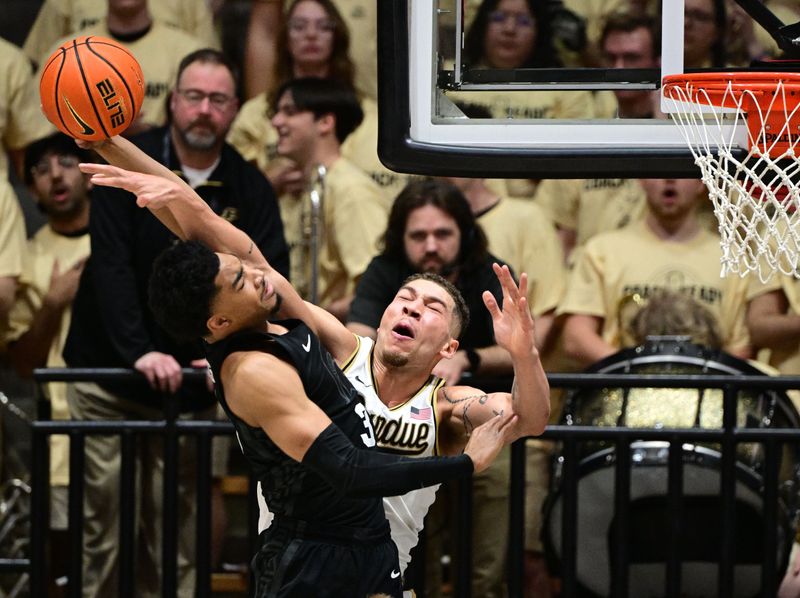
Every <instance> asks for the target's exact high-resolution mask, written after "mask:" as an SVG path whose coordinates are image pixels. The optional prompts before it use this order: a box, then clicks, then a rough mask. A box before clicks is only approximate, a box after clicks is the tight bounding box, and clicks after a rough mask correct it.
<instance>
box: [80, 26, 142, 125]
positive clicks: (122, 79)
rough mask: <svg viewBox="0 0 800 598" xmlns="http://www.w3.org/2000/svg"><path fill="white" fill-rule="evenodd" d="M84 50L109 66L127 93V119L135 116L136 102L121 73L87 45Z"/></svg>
mask: <svg viewBox="0 0 800 598" xmlns="http://www.w3.org/2000/svg"><path fill="white" fill-rule="evenodd" d="M87 41H88V40H87ZM98 45H100V44H98ZM103 45H106V46H109V47H112V48H116V47H118V46H112V45H111V44H103ZM86 49H87V50H89V52H91V53H92V54H94V55H95V56H97V57H98V58H99V59H100V60H102V61H103V62H105V63H106V64H107V65H108V66H109V68H111V69H112V70H113V71H114V72H115V73H116V74H117V76H118V77H119V80H120V81H122V84H123V85H124V86H125V91H127V92H128V99H129V100H130V103H131V110H130V113H129V114H128V118H130V116H131V115H133V114H136V101H135V100H134V99H133V92H132V91H131V88H130V87H129V86H128V81H127V80H126V79H125V77H123V76H122V73H120V72H119V70H117V67H115V66H114V65H113V64H111V63H110V62H109V61H108V59H107V58H106V57H105V56H102V55H101V54H98V53H97V52H96V51H95V50H93V49H92V47H91V46H90V45H89V44H88V43H87V44H86ZM128 55H130V53H129V52H128ZM132 58H133V57H132ZM134 60H135V58H134ZM128 125H130V123H128Z"/></svg>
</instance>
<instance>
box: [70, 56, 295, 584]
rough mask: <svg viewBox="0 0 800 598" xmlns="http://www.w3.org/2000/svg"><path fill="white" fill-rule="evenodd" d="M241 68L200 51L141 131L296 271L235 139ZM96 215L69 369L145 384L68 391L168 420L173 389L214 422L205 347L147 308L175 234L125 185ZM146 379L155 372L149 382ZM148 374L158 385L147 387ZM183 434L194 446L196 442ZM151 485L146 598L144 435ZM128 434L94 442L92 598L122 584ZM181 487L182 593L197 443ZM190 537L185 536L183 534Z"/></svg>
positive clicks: (159, 156)
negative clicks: (204, 375)
mask: <svg viewBox="0 0 800 598" xmlns="http://www.w3.org/2000/svg"><path fill="white" fill-rule="evenodd" d="M235 90H236V81H235V70H234V68H233V67H232V65H231V64H230V63H229V62H228V61H227V59H226V58H225V57H224V55H222V54H221V53H220V52H218V51H216V50H210V49H205V50H198V51H196V52H193V53H192V54H189V55H188V56H186V57H185V58H184V59H183V60H182V61H181V63H180V65H179V67H178V75H177V79H176V85H175V88H174V89H173V91H172V96H171V98H170V102H169V110H170V124H169V125H168V126H166V127H161V128H156V129H151V130H150V131H147V132H146V133H144V134H142V135H141V136H138V137H136V138H134V139H133V141H134V143H135V144H136V145H138V146H139V147H140V148H141V149H142V150H143V151H144V152H145V153H146V154H148V155H150V156H151V157H152V158H154V159H155V160H156V161H158V162H161V163H162V164H164V165H165V166H167V167H168V168H169V169H170V170H172V171H174V172H176V173H178V174H180V175H181V176H182V177H183V178H184V179H185V180H186V181H187V182H188V183H189V185H190V186H192V187H193V188H194V189H195V191H196V192H197V193H198V195H200V197H202V198H203V200H204V201H205V202H206V203H207V204H208V205H209V207H210V208H211V209H212V210H213V211H214V212H215V213H216V214H218V215H220V216H221V217H222V218H224V219H225V220H227V221H229V222H231V223H232V224H234V225H235V226H236V227H238V228H240V229H241V230H243V231H245V232H246V233H247V234H248V235H250V237H251V238H252V239H253V241H254V242H255V244H256V245H257V246H258V247H259V249H260V250H261V252H262V253H263V254H264V255H265V256H268V259H269V260H270V262H271V263H274V264H275V268H276V270H278V271H280V272H281V273H282V274H286V273H287V272H288V266H289V264H288V249H287V247H286V243H285V241H284V237H283V228H282V225H281V220H280V215H279V212H278V207H277V204H276V201H275V197H274V194H273V191H272V187H271V186H270V184H269V183H268V182H267V180H266V179H265V178H264V176H263V175H262V174H261V173H260V172H259V171H258V170H257V169H256V168H255V167H254V166H252V165H250V164H248V163H247V162H245V161H244V160H243V159H242V157H241V156H240V155H239V154H238V153H237V152H236V150H234V149H233V148H232V147H230V146H229V145H227V144H226V143H225V141H224V140H225V136H226V134H227V132H228V128H229V127H230V124H231V122H232V120H233V118H234V116H235V115H236V109H237V105H238V102H237V99H236V95H235V93H236V92H235ZM97 191H98V192H97V196H96V197H95V198H94V199H95V201H94V202H93V210H92V218H91V223H90V234H91V245H92V256H93V257H92V258H91V259H90V260H89V262H88V263H87V265H86V269H85V271H84V273H83V276H82V278H81V283H80V287H79V289H78V294H77V297H76V299H75V304H74V307H73V317H72V324H71V326H70V331H69V336H68V338H67V341H66V345H65V348H64V359H65V361H66V363H67V364H68V365H69V366H70V367H128V368H135V369H136V370H138V371H140V372H141V373H142V374H143V375H144V377H143V380H142V383H141V384H125V385H121V384H117V385H113V384H106V383H104V384H103V385H98V384H93V383H78V384H74V385H71V386H70V387H69V389H68V393H67V400H68V403H69V408H70V413H71V415H72V417H73V418H74V419H93V420H107V419H162V418H163V417H164V393H170V394H173V395H174V400H175V401H176V402H177V403H178V404H179V408H180V410H181V412H184V413H187V414H190V415H194V416H196V417H200V418H202V419H209V417H213V413H214V411H213V408H212V406H213V403H214V397H213V396H212V394H211V393H210V392H208V391H207V390H206V389H205V388H198V387H188V388H187V387H186V385H183V384H182V380H181V367H188V366H199V367H205V365H206V362H205V359H204V355H203V351H202V347H201V346H200V345H199V344H197V343H188V344H178V343H176V342H174V341H173V340H172V339H171V338H170V337H169V335H168V334H167V333H166V332H165V331H164V330H163V329H162V328H161V327H160V326H159V325H158V324H157V323H156V321H155V320H154V318H153V314H152V313H151V311H150V310H149V308H148V307H147V281H148V279H149V278H150V272H151V270H152V265H153V262H154V260H155V258H156V256H158V254H159V253H161V251H162V250H163V249H165V248H167V247H168V246H170V245H171V244H173V243H174V242H175V237H174V236H172V235H171V234H170V233H169V231H167V230H166V229H164V227H163V226H161V224H160V223H159V222H158V220H157V219H156V218H155V217H154V216H153V215H151V214H150V213H149V212H148V211H146V210H139V209H137V208H136V205H135V202H133V201H132V200H131V198H130V196H129V195H128V194H127V193H126V192H124V191H120V190H117V189H102V190H97ZM145 378H146V380H145ZM148 382H149V387H148V384H147V383H148ZM183 441H186V442H187V443H188V439H186V438H184V440H182V442H183ZM139 448H140V450H141V451H142V453H143V454H142V455H141V456H140V457H141V465H140V466H139V467H138V468H137V469H138V472H139V473H140V474H141V475H142V493H141V496H140V498H141V499H142V500H141V501H139V502H138V503H137V504H138V508H139V510H140V512H141V517H137V521H140V522H141V525H142V526H143V527H144V526H146V527H147V529H146V530H145V533H140V534H139V538H140V541H144V542H146V546H145V547H144V549H143V552H144V553H145V554H146V556H147V558H143V559H142V560H141V561H140V571H142V572H143V573H144V574H143V575H141V576H140V582H141V587H140V588H139V591H138V592H137V595H140V596H145V595H151V594H155V593H156V592H158V591H159V588H160V571H161V567H160V565H159V562H160V547H161V540H160V530H161V528H162V522H161V499H160V489H159V488H152V487H150V486H149V484H150V481H156V480H160V479H161V473H160V470H161V467H162V466H163V459H162V455H161V451H160V449H159V448H158V447H155V446H154V445H153V444H152V443H140V445H139ZM119 454H120V451H119V439H118V438H117V437H107V436H90V437H87V439H86V473H87V486H86V501H85V511H86V520H85V526H84V538H85V547H86V549H85V552H84V565H85V566H84V571H86V576H85V581H84V592H85V595H87V596H89V595H91V596H111V595H114V594H115V593H116V592H117V589H118V586H117V582H116V575H117V565H118V562H117V557H118V546H117V539H118V537H119V533H118V511H117V509H118V505H119V501H118V499H117V498H118V493H119ZM180 454H181V456H182V458H183V460H184V463H182V464H181V470H180V475H181V480H182V481H181V488H180V490H179V495H180V497H181V505H180V508H179V513H180V516H181V521H180V523H179V529H180V534H181V538H180V541H179V543H178V544H179V546H180V547H181V549H182V554H180V555H179V560H178V562H179V564H180V570H179V580H180V581H181V591H182V592H183V591H184V590H185V591H188V592H189V593H191V591H190V589H191V585H192V584H193V573H192V563H193V561H194V549H193V548H192V547H193V545H194V525H193V521H194V515H193V512H194V502H195V501H194V494H193V491H192V489H191V488H190V487H189V486H190V484H189V482H190V481H191V480H193V478H194V471H193V469H192V458H191V456H192V450H191V447H189V446H187V447H186V448H185V449H183V450H181V451H180ZM184 536H185V537H184Z"/></svg>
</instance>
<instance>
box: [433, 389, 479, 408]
mask: <svg viewBox="0 0 800 598" xmlns="http://www.w3.org/2000/svg"><path fill="white" fill-rule="evenodd" d="M442 395H443V396H444V400H445V401H447V402H448V403H450V404H451V405H458V404H459V403H466V402H467V401H469V400H470V399H478V401H480V404H481V405H483V404H484V403H486V401H488V400H489V395H487V394H480V395H469V396H466V397H461V398H460V399H456V398H454V397H452V396H451V395H450V394H449V393H448V392H447V390H446V389H442Z"/></svg>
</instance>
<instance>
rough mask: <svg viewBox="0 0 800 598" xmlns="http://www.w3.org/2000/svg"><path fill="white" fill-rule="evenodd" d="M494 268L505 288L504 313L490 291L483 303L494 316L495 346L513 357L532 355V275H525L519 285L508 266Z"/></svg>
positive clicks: (533, 341) (533, 345)
mask: <svg viewBox="0 0 800 598" xmlns="http://www.w3.org/2000/svg"><path fill="white" fill-rule="evenodd" d="M492 268H493V269H494V273H495V275H497V279H498V280H499V281H500V286H501V287H502V288H503V309H500V306H499V305H497V301H496V300H495V298H494V296H493V295H492V294H491V293H490V292H489V291H484V292H483V303H484V305H486V309H488V310H489V313H490V314H491V316H492V325H493V327H494V338H495V342H496V343H497V344H498V345H499V346H501V347H503V348H504V349H505V350H506V351H508V352H509V353H511V355H512V356H515V355H518V356H524V355H529V354H530V353H531V352H532V351H533V350H534V347H535V342H536V338H535V334H534V327H533V317H532V316H531V312H530V309H529V308H528V298H527V292H528V275H527V274H525V273H524V272H523V273H522V275H521V276H520V277H519V285H517V283H516V282H514V278H513V277H512V276H511V271H510V270H509V269H508V266H499V265H498V264H493V265H492Z"/></svg>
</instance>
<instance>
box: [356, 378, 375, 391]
mask: <svg viewBox="0 0 800 598" xmlns="http://www.w3.org/2000/svg"><path fill="white" fill-rule="evenodd" d="M355 378H356V380H357V381H358V383H359V384H360V385H361V386H366V387H367V388H371V387H372V384H367V383H366V382H364V381H363V380H362V379H361V378H359V377H358V376H356V377H355Z"/></svg>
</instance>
